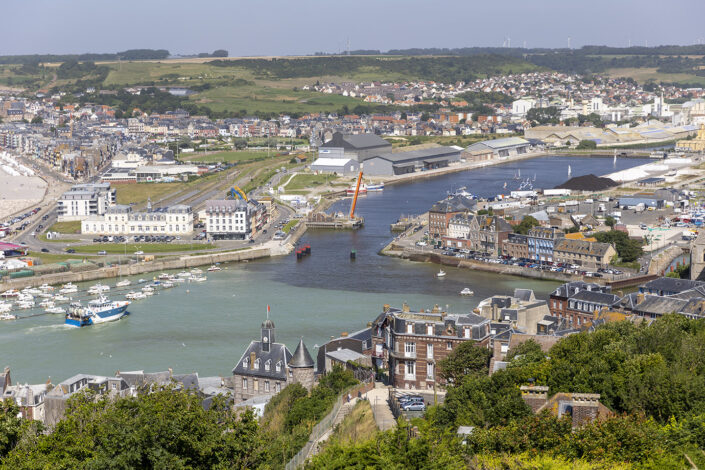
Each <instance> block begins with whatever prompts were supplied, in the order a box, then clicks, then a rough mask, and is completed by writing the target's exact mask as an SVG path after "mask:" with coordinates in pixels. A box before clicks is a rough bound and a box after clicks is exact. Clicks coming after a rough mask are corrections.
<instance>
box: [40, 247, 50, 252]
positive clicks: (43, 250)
mask: <svg viewBox="0 0 705 470" xmlns="http://www.w3.org/2000/svg"><path fill="white" fill-rule="evenodd" d="M41 251H42V253H49V250H47V249H46V248H42V250H41Z"/></svg>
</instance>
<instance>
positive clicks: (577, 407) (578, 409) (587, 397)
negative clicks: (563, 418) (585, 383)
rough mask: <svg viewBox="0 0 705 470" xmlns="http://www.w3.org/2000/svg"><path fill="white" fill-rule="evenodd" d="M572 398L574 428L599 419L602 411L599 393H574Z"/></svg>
mask: <svg viewBox="0 0 705 470" xmlns="http://www.w3.org/2000/svg"><path fill="white" fill-rule="evenodd" d="M572 399H573V401H572V403H571V405H572V407H573V427H574V428H576V427H578V426H582V425H583V424H586V423H590V422H592V421H595V420H596V419H597V416H598V414H599V411H600V394H599V393H573V394H572Z"/></svg>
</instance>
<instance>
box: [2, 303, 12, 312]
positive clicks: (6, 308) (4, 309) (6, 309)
mask: <svg viewBox="0 0 705 470" xmlns="http://www.w3.org/2000/svg"><path fill="white" fill-rule="evenodd" d="M10 310H12V304H10V303H7V302H0V313H5V312H9V311H10Z"/></svg>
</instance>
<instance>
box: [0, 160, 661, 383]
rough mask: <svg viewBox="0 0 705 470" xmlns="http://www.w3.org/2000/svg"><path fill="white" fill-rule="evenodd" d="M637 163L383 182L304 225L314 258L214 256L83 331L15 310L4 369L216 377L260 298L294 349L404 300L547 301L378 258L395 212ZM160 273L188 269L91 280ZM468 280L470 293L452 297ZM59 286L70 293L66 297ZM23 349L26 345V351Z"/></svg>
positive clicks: (483, 276)
mask: <svg viewBox="0 0 705 470" xmlns="http://www.w3.org/2000/svg"><path fill="white" fill-rule="evenodd" d="M647 161H648V159H636V158H629V159H623V158H618V159H617V161H616V163H613V159H612V157H611V156H610V157H607V158H580V157H560V158H559V159H555V158H551V157H540V158H535V159H531V160H526V161H523V162H520V163H511V164H506V165H498V166H495V167H488V168H483V169H477V170H472V171H468V172H465V173H454V174H448V175H444V176H438V177H435V178H429V179H423V180H419V181H417V182H414V183H413V184H396V185H388V186H387V187H385V190H384V191H383V192H376V193H369V194H368V195H367V196H366V197H365V198H360V199H359V200H358V209H357V211H358V212H357V214H358V215H359V216H362V217H364V218H365V226H364V228H362V229H361V230H355V231H350V230H348V231H331V230H316V229H310V230H308V231H307V232H306V233H305V234H304V236H303V238H302V239H301V242H300V244H299V248H300V247H301V246H303V245H306V244H308V245H310V246H311V250H312V253H313V254H312V255H311V256H306V257H303V259H301V260H300V261H297V262H293V261H292V258H291V257H289V256H285V257H273V258H262V259H258V260H251V261H250V262H249V263H221V264H220V265H219V266H220V267H221V269H222V270H221V271H215V272H209V273H208V276H207V278H208V281H207V282H191V283H189V282H188V281H184V282H179V279H186V277H179V276H175V277H174V279H173V280H172V281H170V282H173V283H174V284H175V288H171V289H169V288H158V289H156V290H155V291H154V292H153V295H152V296H145V297H144V298H140V299H137V300H135V301H134V302H133V303H132V304H131V305H130V306H129V311H130V313H131V315H130V317H129V319H127V320H124V321H117V322H112V323H109V324H103V325H95V326H92V327H90V328H66V327H65V326H64V325H63V324H62V322H61V319H60V318H58V316H57V315H52V314H47V313H45V312H44V311H41V310H39V309H36V308H35V309H27V310H23V311H20V312H13V313H17V314H19V315H21V317H22V318H21V319H19V320H18V321H3V322H1V323H0V353H1V354H2V355H3V357H5V358H6V362H8V363H11V364H12V367H13V375H14V376H16V377H18V378H19V379H21V380H23V381H25V380H27V381H30V382H31V381H35V382H40V381H41V382H44V381H46V380H47V378H49V377H50V376H51V377H66V376H70V375H72V374H75V373H76V372H77V371H76V368H75V364H76V363H77V361H80V363H81V364H82V366H81V370H82V371H85V372H90V373H99V374H114V372H115V371H116V370H135V369H139V370H166V369H167V368H169V367H172V368H173V369H174V370H179V371H195V370H197V371H198V372H199V373H200V374H213V375H217V374H223V373H226V372H227V371H228V370H229V369H230V367H231V366H232V362H233V361H235V360H236V357H234V356H236V355H237V354H239V352H240V351H242V350H243V349H244V348H245V347H246V346H247V345H248V344H249V342H250V341H251V340H252V338H257V337H258V335H259V325H260V324H261V322H262V318H263V317H264V315H265V313H264V309H265V307H266V305H267V304H270V305H271V307H272V313H271V317H272V318H273V319H274V320H275V321H276V323H277V328H278V332H279V337H280V339H281V341H282V342H284V343H287V344H288V343H292V344H294V343H295V342H296V341H298V340H299V338H300V337H301V336H304V338H305V340H306V343H307V344H311V346H312V347H313V349H312V353H314V351H316V348H315V345H316V344H323V342H325V341H327V340H328V339H330V336H331V335H338V334H340V333H341V332H343V331H348V332H353V331H356V330H357V329H360V328H362V327H364V325H365V324H367V322H368V321H370V320H371V319H373V318H374V317H375V316H376V315H377V314H379V312H380V311H381V308H382V305H384V304H390V305H401V304H402V303H403V302H407V303H408V304H410V305H412V306H415V307H417V308H430V307H432V306H433V305H435V304H438V305H442V306H444V307H445V306H447V308H448V309H449V311H454V312H467V311H471V310H472V309H473V308H474V307H475V306H476V305H477V303H478V302H479V301H480V300H482V299H484V298H486V297H489V296H491V295H495V294H498V293H510V292H512V291H513V290H514V289H515V288H517V287H522V288H527V289H533V290H534V291H535V294H536V297H537V298H546V296H547V295H548V293H549V292H550V291H551V290H553V289H554V288H555V286H556V285H557V283H556V282H550V281H541V280H532V279H525V278H520V277H513V276H504V275H498V274H493V273H483V272H479V271H473V270H461V269H457V268H453V267H447V266H444V267H443V269H444V270H445V271H446V273H447V275H446V276H445V278H444V279H443V280H442V281H440V280H439V281H437V280H436V279H435V274H436V273H437V272H438V266H435V265H431V264H424V263H414V262H411V261H408V260H401V259H396V258H391V257H385V256H379V255H378V252H379V250H381V249H382V248H383V247H384V246H385V245H386V244H387V243H388V242H389V241H390V239H391V237H392V234H390V232H389V229H390V224H391V223H392V222H394V221H395V220H397V219H398V218H399V215H400V214H402V213H403V214H415V213H418V212H419V211H420V210H422V209H423V208H424V207H428V206H430V205H431V204H432V203H433V202H435V201H437V200H438V199H441V198H443V197H444V196H445V194H446V193H447V191H448V190H449V189H450V188H451V187H454V188H458V187H461V186H466V187H467V190H468V191H469V192H471V193H473V194H476V195H478V196H480V197H489V196H492V195H495V194H497V193H498V192H500V191H501V189H502V185H503V184H504V182H505V181H507V182H510V183H511V182H513V180H512V176H513V175H514V174H515V173H516V172H517V170H518V169H519V168H521V169H522V173H524V174H527V175H531V176H532V179H533V175H534V173H536V174H537V180H536V182H534V186H535V187H553V186H555V185H556V184H559V183H560V182H562V181H564V180H565V179H566V174H567V166H568V165H571V168H572V174H573V175H574V176H578V175H583V174H588V173H594V174H606V173H609V172H611V171H619V170H622V169H627V168H631V167H633V166H636V165H640V164H643V163H646V162H647ZM349 209H350V200H349V199H347V200H342V201H339V202H337V203H335V204H334V205H333V207H332V210H334V211H346V212H347V211H349ZM353 253H354V254H355V256H354V261H353V260H352V259H351V258H353V256H352V254H353ZM292 256H293V255H292ZM213 264H215V263H214V262H211V263H209V264H207V265H205V266H204V267H203V270H205V269H207V266H211V265H213ZM162 272H164V273H165V274H171V275H177V274H178V273H180V272H183V273H184V276H186V273H189V270H187V269H181V268H179V269H169V270H166V269H164V270H157V271H156V272H152V273H149V274H146V273H144V274H134V275H127V276H123V279H129V280H130V281H131V283H132V284H131V285H130V286H127V287H124V288H116V287H114V283H115V282H117V281H118V280H117V279H116V280H115V281H112V282H108V281H107V280H103V281H100V282H101V283H103V284H107V285H109V286H111V290H110V291H109V297H111V298H114V299H117V298H118V297H119V298H121V299H122V298H124V295H125V294H128V293H130V292H131V291H132V292H134V293H141V288H142V287H144V286H146V285H147V284H148V283H150V282H152V280H153V278H154V277H157V278H158V279H159V280H162V281H163V280H164V279H162V278H161V273H162ZM96 282H98V281H92V282H74V283H73V284H72V285H67V286H63V287H62V285H59V286H55V289H56V291H58V293H60V294H61V295H64V296H66V297H74V298H76V297H77V296H78V295H77V294H76V292H78V291H80V292H85V291H86V290H87V289H88V288H89V287H90V286H91V285H92V284H95V283H96ZM179 285H181V286H180V287H179ZM468 286H470V288H471V289H472V290H473V291H474V294H475V295H474V296H466V295H459V292H461V291H462V290H463V289H464V288H466V287H468ZM64 289H69V290H71V291H73V289H76V290H75V291H74V292H73V294H74V295H72V294H71V293H67V292H65V291H64ZM15 295H16V294H15ZM82 298H83V299H88V298H92V297H90V296H83V297H82ZM57 306H62V305H60V304H59V303H57ZM63 306H64V307H65V305H63ZM28 344H31V345H34V347H31V348H27V345H28ZM56 351H60V352H61V354H55V352H56Z"/></svg>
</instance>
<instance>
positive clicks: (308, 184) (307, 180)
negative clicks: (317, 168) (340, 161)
mask: <svg viewBox="0 0 705 470" xmlns="http://www.w3.org/2000/svg"><path fill="white" fill-rule="evenodd" d="M337 180H338V178H337V177H335V176H332V175H314V174H307V173H299V174H298V175H296V176H294V177H293V178H292V180H291V181H289V183H288V184H287V185H286V187H285V188H284V189H285V190H286V192H287V193H288V192H289V191H296V190H299V189H310V188H313V187H314V186H321V185H325V184H331V183H333V182H335V181H337Z"/></svg>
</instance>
